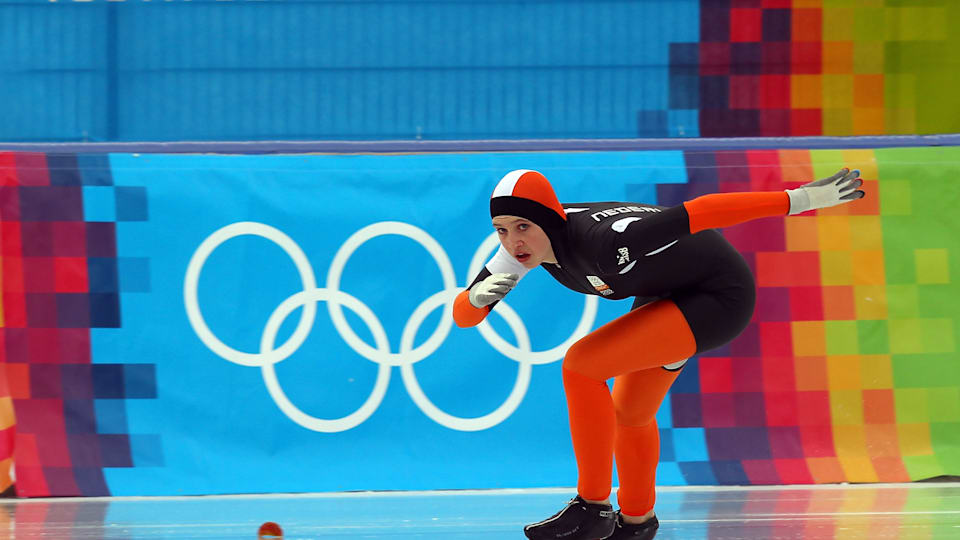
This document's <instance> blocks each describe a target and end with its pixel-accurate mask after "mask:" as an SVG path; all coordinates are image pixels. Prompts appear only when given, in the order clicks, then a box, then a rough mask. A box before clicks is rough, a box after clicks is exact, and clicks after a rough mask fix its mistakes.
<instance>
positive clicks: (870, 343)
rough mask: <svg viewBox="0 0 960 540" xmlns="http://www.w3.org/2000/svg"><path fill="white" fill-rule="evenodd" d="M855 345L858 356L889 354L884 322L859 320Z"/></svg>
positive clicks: (888, 338) (888, 337)
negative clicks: (857, 348)
mask: <svg viewBox="0 0 960 540" xmlns="http://www.w3.org/2000/svg"><path fill="white" fill-rule="evenodd" d="M856 323H857V345H858V347H859V349H860V354H887V353H889V352H890V335H889V333H888V332H887V321H885V320H859V321H856ZM828 343H829V342H828Z"/></svg>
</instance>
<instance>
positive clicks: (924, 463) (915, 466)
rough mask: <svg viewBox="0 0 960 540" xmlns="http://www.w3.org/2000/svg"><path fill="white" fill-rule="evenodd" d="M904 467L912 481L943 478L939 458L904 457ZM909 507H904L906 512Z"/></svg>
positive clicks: (932, 456) (931, 456)
mask: <svg viewBox="0 0 960 540" xmlns="http://www.w3.org/2000/svg"><path fill="white" fill-rule="evenodd" d="M903 465H904V466H905V467H906V468H907V474H908V475H910V479H911V480H923V479H925V478H933V477H935V476H943V474H944V471H943V465H941V464H940V460H938V459H937V456H934V455H929V456H903ZM906 510H907V505H904V511H906Z"/></svg>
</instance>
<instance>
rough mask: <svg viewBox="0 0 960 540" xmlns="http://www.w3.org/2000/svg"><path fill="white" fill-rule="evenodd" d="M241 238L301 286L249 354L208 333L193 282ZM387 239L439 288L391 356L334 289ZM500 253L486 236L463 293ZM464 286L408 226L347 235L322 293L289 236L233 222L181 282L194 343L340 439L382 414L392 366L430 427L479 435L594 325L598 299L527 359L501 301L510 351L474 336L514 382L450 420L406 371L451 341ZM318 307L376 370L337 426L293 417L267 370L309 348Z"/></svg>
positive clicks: (206, 244)
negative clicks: (430, 268) (473, 413)
mask: <svg viewBox="0 0 960 540" xmlns="http://www.w3.org/2000/svg"><path fill="white" fill-rule="evenodd" d="M246 235H252V236H260V237H262V238H265V239H267V240H270V241H271V242H273V243H275V244H276V245H277V246H279V247H280V248H282V249H283V251H284V252H286V254H287V255H288V256H289V257H290V259H291V260H292V261H293V263H294V265H295V266H296V268H297V272H298V273H299V275H300V281H301V282H302V284H303V290H302V291H300V292H298V293H295V294H293V295H292V296H290V297H289V298H287V299H286V300H284V301H283V302H281V303H280V305H279V306H277V307H276V309H274V311H273V313H272V314H271V315H270V318H269V319H268V320H267V323H266V325H265V327H264V329H263V334H262V335H261V338H260V351H259V352H257V353H248V352H243V351H239V350H237V349H234V348H232V347H230V346H229V345H227V344H225V343H223V342H222V341H220V339H218V338H217V336H215V335H214V334H213V332H212V331H211V330H210V328H209V327H208V326H207V323H206V321H205V320H204V318H203V314H202V313H201V310H200V305H199V302H198V299H197V293H198V285H199V281H200V273H201V272H202V270H203V266H204V264H205V263H206V261H207V258H208V257H210V255H211V254H212V253H213V251H214V250H216V249H217V247H219V246H220V245H221V244H223V243H224V242H226V241H228V240H230V239H232V238H236V237H239V236H246ZM385 235H398V236H404V237H406V238H409V239H411V240H414V241H415V242H417V243H419V244H420V245H421V246H423V247H424V248H426V250H427V252H428V253H430V255H431V256H432V257H433V259H434V261H435V262H436V263H437V266H438V267H439V269H440V274H441V277H442V279H443V287H444V289H443V290H441V291H439V292H437V293H435V294H433V295H431V296H430V297H428V298H427V299H426V300H424V301H423V302H421V303H420V305H419V306H417V308H416V309H414V311H413V313H412V314H411V315H410V317H409V318H408V320H407V322H406V325H405V326H404V328H403V332H402V334H401V338H400V347H399V351H397V352H391V351H390V345H389V341H388V340H387V335H386V332H385V330H384V328H383V325H382V324H381V323H380V320H379V319H378V318H377V316H376V315H375V314H374V313H373V311H372V310H371V309H370V308H369V307H368V306H367V305H366V304H364V303H363V302H361V301H360V300H358V299H357V298H356V297H354V296H352V295H350V294H348V293H346V292H344V291H341V290H340V279H341V276H342V275H343V269H344V267H345V266H346V264H347V261H348V260H349V259H350V257H351V255H352V254H353V253H354V252H355V251H356V250H357V249H358V248H359V247H360V246H361V245H363V244H364V243H365V242H367V241H368V240H370V239H372V238H376V237H378V236H385ZM498 245H499V240H498V238H497V235H496V233H493V234H491V235H490V236H489V237H487V238H486V240H484V242H483V243H482V244H481V245H480V247H479V248H478V249H477V251H476V253H475V254H474V256H473V259H472V261H471V262H470V268H469V270H468V272H467V277H466V280H465V284H464V286H463V287H465V286H466V283H469V281H470V280H471V279H472V278H473V276H476V275H477V273H478V272H479V271H480V270H481V268H482V267H483V265H484V263H485V262H486V260H487V259H488V258H489V257H490V254H491V253H492V251H493V250H494V249H496V247H497V246H498ZM463 287H457V285H456V280H455V278H454V272H453V265H451V264H450V260H449V258H448V257H447V254H446V252H445V251H444V250H443V248H441V247H440V244H439V243H437V241H436V240H435V239H434V238H433V237H431V236H430V235H429V234H427V232H425V231H424V230H422V229H420V228H418V227H415V226H413V225H410V224H408V223H402V222H397V221H383V222H380V223H374V224H372V225H368V226H366V227H364V228H362V229H360V230H359V231H357V232H356V233H354V234H353V235H352V236H350V238H348V239H347V240H346V241H345V242H344V243H343V245H342V246H341V247H340V249H339V250H338V251H337V253H336V255H335V256H334V257H333V262H332V263H331V266H330V271H329V272H328V273H327V283H326V287H317V283H316V277H315V276H314V273H313V268H312V267H311V266H310V263H309V261H308V260H307V257H306V255H305V254H304V253H303V250H301V249H300V247H299V246H298V245H297V244H296V243H295V242H294V241H293V240H292V239H291V238H290V237H289V236H287V235H286V234H284V233H283V232H282V231H280V230H278V229H276V228H274V227H271V226H269V225H265V224H263V223H255V222H239V223H233V224H231V225H227V226H226V227H223V228H221V229H219V230H217V231H215V232H214V233H213V234H211V235H210V236H209V237H207V238H206V239H205V240H204V241H203V242H201V244H200V245H199V246H198V247H197V250H196V251H195V252H194V254H193V256H192V257H191V258H190V262H189V263H188V265H187V272H186V276H185V278H184V283H183V302H184V306H185V308H186V311H187V318H188V319H189V321H190V325H191V326H192V327H193V330H194V332H196V334H197V337H199V338H200V341H202V342H203V344H204V345H206V346H207V348H208V349H210V350H211V351H212V352H213V353H214V354H216V355H217V356H219V357H221V358H223V359H224V360H227V361H229V362H233V363H235V364H239V365H241V366H249V367H259V368H260V370H261V374H262V376H263V380H264V383H265V384H266V387H267V391H268V392H269V393H270V396H271V397H272V398H273V400H274V402H275V403H276V404H277V406H278V407H279V408H280V410H281V411H282V412H283V413H284V414H285V415H286V416H287V417H288V418H290V419H291V420H293V421H294V422H296V423H297V424H299V425H301V426H303V427H304V428H307V429H310V430H313V431H319V432H327V433H334V432H340V431H346V430H349V429H352V428H354V427H356V426H358V425H360V424H362V423H363V422H364V421H366V420H367V418H369V417H370V415H372V414H373V412H374V411H376V410H377V408H378V407H379V406H380V403H381V401H382V400H383V397H384V395H385V394H386V391H387V386H388V385H389V383H390V376H391V371H392V368H393V367H394V366H396V367H399V368H400V375H401V378H402V380H403V384H404V386H405V387H406V389H407V393H408V394H409V395H410V398H411V399H412V400H413V402H414V403H415V404H416V405H417V407H419V408H420V410H421V411H423V413H424V414H426V415H427V416H428V417H429V418H430V419H432V420H433V421H434V422H437V423H438V424H440V425H443V426H445V427H447V428H450V429H455V430H459V431H479V430H484V429H489V428H491V427H493V426H496V425H497V424H499V423H500V422H503V421H504V420H505V419H506V418H508V417H509V416H510V415H511V414H513V412H514V411H515V410H516V409H517V407H518V406H519V405H520V402H521V401H522V400H523V397H524V396H525V395H526V392H527V387H528V386H529V384H530V375H531V371H532V367H533V366H534V365H537V364H548V363H551V362H555V361H557V360H559V359H561V358H563V355H564V354H565V353H566V351H567V349H568V348H569V347H570V346H571V345H573V343H574V342H576V341H577V340H578V339H580V338H581V337H583V336H585V335H586V334H587V332H589V331H590V328H591V327H592V326H593V323H594V321H595V319H596V314H597V297H596V296H592V295H590V296H587V297H586V301H585V305H584V310H583V313H582V315H581V317H580V321H579V323H578V324H577V327H576V328H575V329H574V331H573V333H572V334H571V335H570V337H569V338H568V339H567V340H566V341H564V342H563V343H561V344H560V345H557V346H556V347H553V348H552V349H548V350H543V351H533V350H532V349H531V345H530V336H529V334H528V333H527V329H526V326H525V325H524V324H523V321H522V320H521V319H520V317H519V316H518V315H517V313H516V312H515V311H514V310H513V309H511V308H510V306H509V305H507V303H506V302H503V301H502V302H500V303H499V304H498V305H497V309H496V311H497V313H499V315H500V316H501V317H503V319H504V320H505V322H506V323H507V325H508V326H509V327H510V329H511V331H512V332H513V333H514V336H515V337H516V339H517V343H518V346H514V345H512V344H510V343H508V342H507V341H506V340H504V339H503V338H502V337H501V336H500V335H499V334H497V332H496V331H495V330H494V329H493V328H492V327H491V326H490V324H489V323H488V322H487V321H484V322H482V323H481V324H480V325H478V326H477V329H478V330H479V332H480V335H481V336H483V338H484V339H485V340H486V341H487V343H489V344H490V345H491V346H492V347H493V348H494V349H496V350H497V351H498V352H499V353H501V354H502V355H504V356H506V357H508V358H510V359H512V360H514V361H516V362H517V363H518V364H519V366H518V370H517V379H516V382H515V383H514V385H513V389H512V391H511V392H510V395H509V396H508V397H507V399H506V400H505V401H504V402H503V403H502V404H501V405H500V406H499V407H497V409H496V410H494V411H493V412H491V413H489V414H486V415H483V416H480V417H476V418H463V417H457V416H453V415H451V414H448V413H446V412H445V411H443V410H441V409H440V408H439V407H437V406H436V405H434V404H433V402H432V401H430V399H429V398H428V397H427V395H426V394H425V393H424V392H423V389H422V388H421V387H420V384H419V382H418V381H417V377H416V373H415V371H414V364H416V363H417V362H419V361H421V360H423V359H424V358H427V357H428V356H430V355H431V354H433V353H434V352H435V351H436V350H437V348H439V347H440V345H441V343H443V341H444V340H446V338H447V335H449V333H450V329H451V327H452V325H453V316H452V310H453V300H454V298H455V297H456V296H457V294H458V293H459V292H460V291H461V290H462V289H463ZM317 302H326V304H327V309H328V310H329V313H330V319H331V321H332V322H333V325H334V327H335V329H336V330H337V332H338V333H339V335H340V337H341V338H343V340H344V341H345V342H346V343H347V344H348V345H349V346H350V348H352V349H353V350H354V351H355V352H356V353H357V354H359V355H360V356H362V357H364V358H366V359H367V360H369V361H371V362H374V363H376V364H378V366H379V368H378V371H377V378H376V381H375V382H374V385H373V390H372V391H371V392H370V395H369V397H367V399H366V401H365V402H364V403H363V404H362V405H361V406H360V407H359V408H358V409H357V410H356V411H354V412H353V413H351V414H349V415H347V416H344V417H342V418H336V419H324V418H316V417H314V416H310V415H309V414H307V413H305V412H303V411H302V410H300V409H299V408H298V407H297V406H296V405H294V404H293V403H292V402H291V401H290V399H289V398H288V397H287V395H286V394H285V393H284V391H283V387H282V386H281V384H280V381H279V380H278V378H277V374H276V370H275V369H274V366H275V365H276V364H278V363H280V362H282V361H283V360H285V359H287V358H289V357H290V356H291V355H292V354H293V353H295V352H296V351H297V349H299V348H300V346H301V345H302V344H303V343H304V341H305V340H306V339H307V335H308V334H309V333H310V331H311V329H312V328H313V323H314V318H315V316H316V313H317ZM299 307H303V309H302V310H301V312H300V321H299V322H298V323H297V326H296V329H295V330H294V331H293V334H291V335H290V337H289V338H288V339H287V341H286V342H284V343H282V344H281V345H279V346H277V344H276V338H277V332H278V330H279V329H280V326H281V325H282V324H283V322H284V321H285V320H286V318H287V317H288V316H289V315H290V313H292V312H293V311H294V310H296V309H297V308H299ZM344 307H346V308H347V309H350V310H351V311H353V312H354V313H355V314H356V315H358V316H359V317H360V319H361V320H362V321H363V322H364V323H365V324H366V325H367V327H368V328H369V330H370V334H371V336H372V337H373V341H374V344H373V345H370V344H369V343H366V342H365V341H364V340H362V339H360V337H359V336H357V334H356V333H355V332H354V331H353V329H352V328H351V327H350V325H349V324H348V323H347V320H346V318H345V317H344V314H343V308H344ZM438 308H442V309H443V312H442V314H441V317H440V323H439V324H438V326H437V328H436V329H435V330H434V331H433V334H431V335H430V337H429V338H427V340H426V341H425V342H423V343H421V344H420V345H419V346H414V338H415V336H416V335H417V332H418V331H419V329H420V325H421V324H422V323H423V321H424V319H426V317H427V316H428V315H429V314H430V313H432V312H433V311H435V310H436V309H438Z"/></svg>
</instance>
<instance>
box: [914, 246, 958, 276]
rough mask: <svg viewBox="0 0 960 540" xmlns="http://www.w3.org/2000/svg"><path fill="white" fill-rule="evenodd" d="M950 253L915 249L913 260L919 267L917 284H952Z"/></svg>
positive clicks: (941, 249)
mask: <svg viewBox="0 0 960 540" xmlns="http://www.w3.org/2000/svg"><path fill="white" fill-rule="evenodd" d="M949 256H950V253H949V252H948V251H947V250H946V249H943V248H940V249H915V250H913V260H914V263H915V264H916V267H917V283H923V284H946V283H950V264H949Z"/></svg>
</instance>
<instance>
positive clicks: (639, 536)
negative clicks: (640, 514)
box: [607, 512, 660, 540]
mask: <svg viewBox="0 0 960 540" xmlns="http://www.w3.org/2000/svg"><path fill="white" fill-rule="evenodd" d="M658 528H660V522H659V521H657V516H653V517H652V518H650V519H648V520H646V521H644V522H643V523H638V524H636V525H633V524H631V523H625V522H624V521H623V516H622V515H621V514H620V512H617V528H616V529H614V531H613V534H612V535H610V536H608V537H607V540H626V539H628V538H629V539H630V540H653V537H654V536H656V535H657V529H658Z"/></svg>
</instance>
